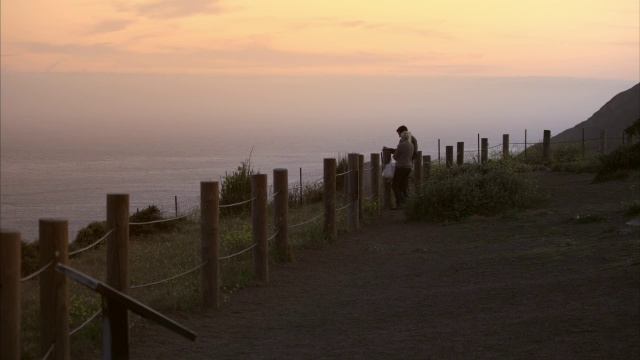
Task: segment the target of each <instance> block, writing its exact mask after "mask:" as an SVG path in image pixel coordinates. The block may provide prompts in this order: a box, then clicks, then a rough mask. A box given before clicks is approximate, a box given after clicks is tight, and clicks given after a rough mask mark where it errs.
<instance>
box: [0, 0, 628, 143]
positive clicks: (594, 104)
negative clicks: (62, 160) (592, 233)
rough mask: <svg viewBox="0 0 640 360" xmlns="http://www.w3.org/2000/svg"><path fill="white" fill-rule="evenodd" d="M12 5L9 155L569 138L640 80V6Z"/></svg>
mask: <svg viewBox="0 0 640 360" xmlns="http://www.w3.org/2000/svg"><path fill="white" fill-rule="evenodd" d="M0 6H1V9H0V10H1V11H0V16H1V19H0V30H1V31H0V41H1V42H0V45H1V47H0V69H1V72H2V77H1V79H0V80H1V82H2V84H1V85H2V89H1V90H2V91H1V101H2V104H1V107H0V111H1V115H2V117H1V118H0V126H1V129H2V131H1V136H2V144H1V145H2V146H5V145H7V144H18V145H20V144H26V143H27V142H29V143H30V144H43V143H44V142H45V141H54V140H55V141H57V142H59V143H69V142H70V141H75V142H78V141H81V140H83V139H84V141H85V143H88V144H93V143H94V142H95V141H97V140H95V139H93V138H92V137H91V136H88V135H87V134H100V135H101V137H105V138H107V137H108V138H114V137H117V138H120V139H125V140H124V141H130V139H131V137H136V138H138V139H143V138H144V139H147V140H149V141H151V140H154V141H164V140H165V139H167V138H172V137H176V136H178V135H180V137H181V138H185V137H201V138H208V137H209V136H210V134H211V133H213V132H216V131H223V130H225V131H227V133H226V134H225V136H227V137H228V135H229V134H234V133H233V132H234V131H238V130H240V131H242V134H243V135H244V136H254V137H263V136H265V135H268V136H273V137H276V136H277V135H278V134H281V133H282V129H290V130H289V131H293V130H295V131H310V130H309V129H310V128H311V127H313V129H314V131H317V132H316V133H315V134H322V136H324V137H334V138H337V137H339V136H342V137H343V139H342V141H343V142H342V143H345V142H346V143H348V141H349V137H351V138H353V137H354V135H353V134H357V133H358V132H362V131H365V130H366V131H368V133H366V134H364V133H360V134H359V135H358V136H359V137H367V136H370V135H371V134H380V133H384V134H389V135H390V136H391V139H390V140H391V141H394V140H395V136H396V135H395V132H394V131H390V130H389V129H392V130H395V129H396V128H397V126H399V125H401V124H404V125H407V126H408V127H409V129H410V130H412V131H413V130H415V131H414V133H416V134H421V136H422V138H423V139H424V138H425V136H428V137H429V138H428V139H429V140H431V141H435V139H436V138H438V137H445V136H453V135H451V134H454V133H456V132H460V131H465V132H468V133H469V134H470V135H469V136H472V137H475V134H476V133H478V132H481V131H482V132H485V133H486V132H492V133H496V134H497V136H501V134H502V133H503V132H504V131H506V130H505V129H506V128H514V129H517V130H518V131H519V132H523V131H521V130H522V129H525V128H529V129H532V128H533V131H534V133H536V134H538V133H540V134H541V133H542V129H543V128H544V129H552V131H553V133H558V132H560V131H563V130H565V129H567V128H569V127H572V126H574V125H575V124H577V123H580V122H582V121H584V120H586V119H587V118H588V117H589V116H590V115H592V114H593V113H594V112H595V111H597V110H598V109H599V108H600V107H601V106H602V105H603V104H604V103H605V102H607V101H608V100H610V99H611V98H612V97H613V96H615V95H616V94H617V93H619V92H621V91H624V90H627V89H628V88H630V87H632V86H633V85H635V84H636V83H638V82H639V81H640V24H639V23H640V15H639V14H640V2H639V1H638V0H609V1H603V0H562V1H558V0H484V1H476V0H450V1H442V0H437V1H434V0H419V1H410V0H404V1H397V0H367V1H356V0H323V1H317V0H313V1H311V0H295V1H294V0H269V1H249V0H93V1H92V0H55V1H52V0H2V2H1V3H0ZM336 128H337V129H341V131H335V129H336ZM123 129H126V131H123ZM461 129H462V130H461ZM424 134H429V135H424ZM110 141H111V140H110V139H107V140H105V142H106V143H110ZM337 151H339V149H337Z"/></svg>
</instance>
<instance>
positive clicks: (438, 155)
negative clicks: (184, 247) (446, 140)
mask: <svg viewBox="0 0 640 360" xmlns="http://www.w3.org/2000/svg"><path fill="white" fill-rule="evenodd" d="M440 159H442V157H440V139H438V165H440V164H441V162H440Z"/></svg>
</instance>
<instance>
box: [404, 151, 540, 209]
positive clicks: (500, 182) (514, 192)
mask: <svg viewBox="0 0 640 360" xmlns="http://www.w3.org/2000/svg"><path fill="white" fill-rule="evenodd" d="M544 201H545V196H544V195H543V194H542V193H541V192H540V191H538V189H537V186H536V182H535V180H534V179H533V178H532V177H531V174H530V173H529V172H528V169H527V166H526V165H524V164H522V163H519V162H516V161H513V160H512V159H506V160H497V161H489V162H487V163H486V164H483V165H478V164H469V165H463V166H456V167H451V168H446V167H442V166H436V167H434V168H433V169H432V172H431V177H430V178H429V181H426V182H424V183H423V185H422V187H421V189H420V191H419V192H417V193H416V194H414V195H412V196H410V198H409V200H408V202H407V204H406V206H405V213H406V214H407V217H408V219H410V220H423V221H458V220H463V219H465V218H467V217H469V216H472V215H497V214H502V213H505V212H511V211H514V210H521V209H526V208H531V207H534V206H537V205H539V204H540V203H542V202H544Z"/></svg>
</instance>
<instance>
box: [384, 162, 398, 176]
mask: <svg viewBox="0 0 640 360" xmlns="http://www.w3.org/2000/svg"><path fill="white" fill-rule="evenodd" d="M395 172H396V163H388V164H386V165H385V166H384V168H383V169H382V178H383V179H385V180H393V173H395Z"/></svg>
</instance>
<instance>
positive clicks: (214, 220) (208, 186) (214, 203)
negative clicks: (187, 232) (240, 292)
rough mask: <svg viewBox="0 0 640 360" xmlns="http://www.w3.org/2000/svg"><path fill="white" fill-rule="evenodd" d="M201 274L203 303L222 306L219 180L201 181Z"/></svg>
mask: <svg viewBox="0 0 640 360" xmlns="http://www.w3.org/2000/svg"><path fill="white" fill-rule="evenodd" d="M200 231H201V237H200V248H201V249H202V254H201V261H202V263H204V266H203V267H202V271H201V275H200V288H201V289H202V305H203V306H204V307H206V308H214V309H219V308H220V264H219V259H220V189H219V184H218V182H217V181H203V182H201V183H200Z"/></svg>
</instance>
